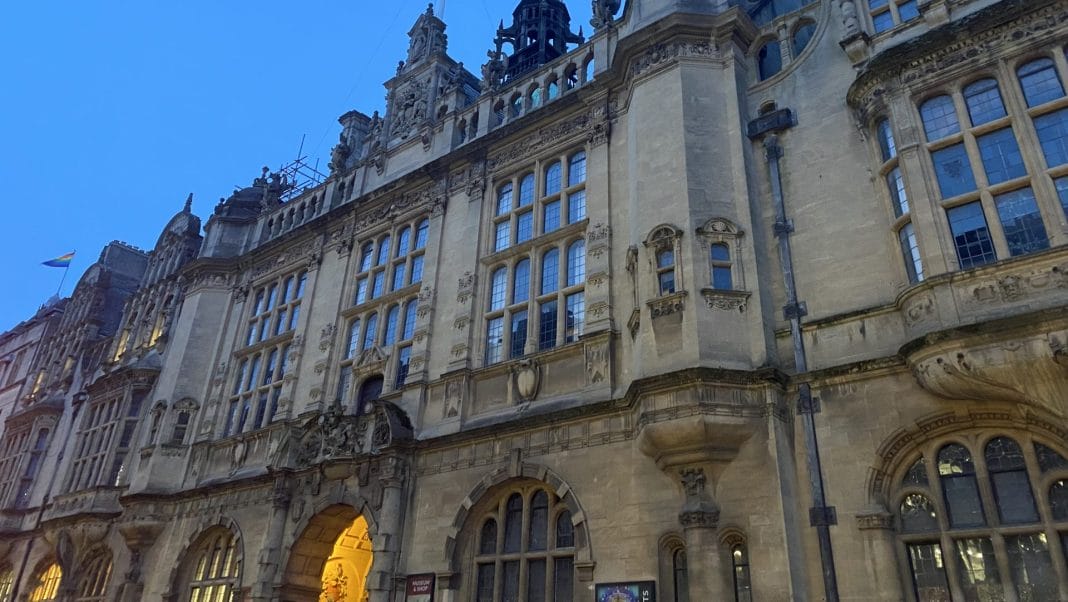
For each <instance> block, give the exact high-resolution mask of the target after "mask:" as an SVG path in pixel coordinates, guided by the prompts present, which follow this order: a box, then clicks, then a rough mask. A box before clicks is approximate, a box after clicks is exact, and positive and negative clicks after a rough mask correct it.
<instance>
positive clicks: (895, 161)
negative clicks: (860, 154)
mask: <svg viewBox="0 0 1068 602" xmlns="http://www.w3.org/2000/svg"><path fill="white" fill-rule="evenodd" d="M868 129H869V131H870V135H869V136H868V140H869V143H870V144H869V146H870V150H871V152H872V153H873V154H872V156H873V157H875V158H876V164H877V165H878V168H877V170H876V177H877V178H878V179H879V180H881V182H882V185H881V186H880V187H879V189H880V192H881V193H882V194H881V196H882V197H883V199H884V200H885V202H886V204H887V206H888V207H889V209H890V211H889V218H890V220H891V224H892V225H891V230H892V231H893V233H894V238H895V239H896V240H897V242H898V245H899V248H900V249H901V257H902V262H903V266H904V269H905V278H906V279H907V280H908V283H909V286H912V285H916V284H919V283H921V282H923V281H924V279H925V278H926V275H925V272H924V265H923V256H922V255H921V253H920V245H919V240H918V238H917V235H916V229H915V226H914V225H913V221H912V206H911V205H910V204H909V199H910V198H911V196H912V195H911V194H910V192H909V188H910V184H909V178H908V174H907V168H906V166H905V164H904V162H903V161H902V160H901V155H900V153H899V152H898V148H897V138H896V137H895V134H894V124H893V120H892V119H891V118H890V117H889V116H887V115H885V114H879V115H876V117H875V118H874V119H873V120H872V121H871V125H870V127H869V128H868ZM895 189H896V192H895Z"/></svg>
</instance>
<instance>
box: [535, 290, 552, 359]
mask: <svg viewBox="0 0 1068 602" xmlns="http://www.w3.org/2000/svg"><path fill="white" fill-rule="evenodd" d="M553 347H556V301H546V302H545V303H542V304H541V318H540V320H539V322H538V349H539V350H545V349H552V348H553Z"/></svg>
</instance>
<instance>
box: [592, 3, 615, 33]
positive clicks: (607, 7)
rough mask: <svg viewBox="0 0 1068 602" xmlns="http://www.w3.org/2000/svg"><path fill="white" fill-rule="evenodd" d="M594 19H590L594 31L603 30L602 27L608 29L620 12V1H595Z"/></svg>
mask: <svg viewBox="0 0 1068 602" xmlns="http://www.w3.org/2000/svg"><path fill="white" fill-rule="evenodd" d="M592 4H593V18H591V19H590V25H591V26H592V27H593V28H594V29H601V28H602V27H608V26H609V25H611V24H612V21H613V20H614V19H615V16H616V13H617V12H619V5H620V4H621V2H620V0H593V2H592Z"/></svg>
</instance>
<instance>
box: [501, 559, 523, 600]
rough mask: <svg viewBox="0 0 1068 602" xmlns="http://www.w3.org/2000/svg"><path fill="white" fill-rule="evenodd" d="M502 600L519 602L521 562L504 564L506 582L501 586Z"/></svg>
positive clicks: (515, 561) (511, 561) (512, 561)
mask: <svg viewBox="0 0 1068 602" xmlns="http://www.w3.org/2000/svg"><path fill="white" fill-rule="evenodd" d="M501 586H502V587H501V599H502V600H508V601H511V600H516V601H517V602H518V600H519V561H518V560H509V561H507V562H505V563H504V582H503V583H502V584H501Z"/></svg>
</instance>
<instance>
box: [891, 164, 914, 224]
mask: <svg viewBox="0 0 1068 602" xmlns="http://www.w3.org/2000/svg"><path fill="white" fill-rule="evenodd" d="M886 187H887V188H888V189H889V190H890V200H891V201H892V202H893V205H894V215H895V216H896V217H901V216H902V215H905V214H906V213H908V212H909V198H908V195H907V194H906V193H905V178H902V177H901V168H900V167H895V168H893V169H891V170H890V173H888V174H886Z"/></svg>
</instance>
